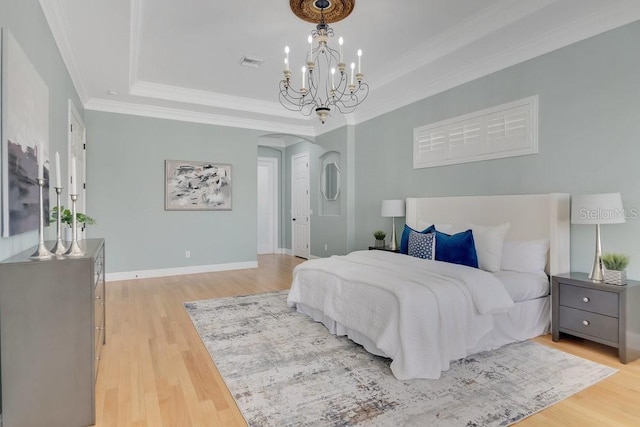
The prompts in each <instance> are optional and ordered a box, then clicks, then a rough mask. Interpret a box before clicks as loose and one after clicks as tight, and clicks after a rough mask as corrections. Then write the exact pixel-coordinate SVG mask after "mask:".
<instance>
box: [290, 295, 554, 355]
mask: <svg viewBox="0 0 640 427" xmlns="http://www.w3.org/2000/svg"><path fill="white" fill-rule="evenodd" d="M296 309H297V311H298V312H300V313H302V314H305V315H307V316H309V317H311V318H312V319H313V320H315V321H316V322H320V323H322V324H323V325H324V326H325V327H326V328H327V329H328V330H329V332H330V333H332V334H334V335H337V336H346V337H348V338H349V339H350V340H352V341H353V342H355V343H358V344H360V345H361V346H363V347H364V348H365V350H367V351H368V352H369V353H372V354H375V355H377V356H382V357H387V358H388V357H389V356H388V355H386V354H385V353H384V352H383V351H382V350H380V349H379V348H378V347H377V346H376V345H375V343H374V342H373V341H371V340H370V339H368V338H367V337H365V336H364V335H363V334H361V333H359V332H357V331H354V330H353V329H349V328H347V327H346V326H344V325H342V324H340V323H338V322H336V321H335V320H333V319H332V318H330V317H328V316H326V315H325V314H324V313H323V312H322V311H320V310H316V309H314V308H311V307H309V306H306V305H304V304H301V303H297V304H296ZM493 321H494V327H493V329H492V330H491V331H489V332H488V333H487V334H486V335H485V336H483V337H482V338H481V339H480V340H479V341H478V343H477V345H476V346H475V347H473V348H470V349H468V351H467V356H469V355H472V354H476V353H480V352H482V351H489V350H494V349H496V348H500V347H502V346H503V345H506V344H510V343H513V342H518V341H525V340H528V339H531V338H535V337H537V336H540V335H545V334H548V333H549V331H550V325H551V296H550V295H547V296H545V297H543V298H536V299H532V300H528V301H521V302H517V303H515V304H514V305H513V307H511V308H510V309H509V311H507V312H506V313H501V314H494V315H493Z"/></svg>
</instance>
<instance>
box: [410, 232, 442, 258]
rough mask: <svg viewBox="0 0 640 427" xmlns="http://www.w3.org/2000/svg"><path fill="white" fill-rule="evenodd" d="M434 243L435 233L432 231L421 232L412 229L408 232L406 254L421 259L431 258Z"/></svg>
mask: <svg viewBox="0 0 640 427" xmlns="http://www.w3.org/2000/svg"><path fill="white" fill-rule="evenodd" d="M435 243H436V235H435V234H434V233H427V234H422V233H418V232H416V231H412V232H410V233H409V253H408V255H411V256H413V257H416V258H422V259H433V254H434V252H435Z"/></svg>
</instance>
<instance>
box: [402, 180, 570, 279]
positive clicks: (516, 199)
mask: <svg viewBox="0 0 640 427" xmlns="http://www.w3.org/2000/svg"><path fill="white" fill-rule="evenodd" d="M569 199H570V197H569V194H564V193H552V194H525V195H508V196H462V197H423V198H408V199H407V204H406V222H407V225H408V226H409V227H411V228H414V229H418V228H421V227H425V226H428V225H430V224H436V225H437V224H452V225H453V229H454V230H465V229H467V228H468V227H467V224H468V223H472V224H477V225H500V224H504V223H505V222H508V223H510V224H511V226H510V227H509V231H508V233H507V237H506V239H507V240H535V239H543V238H548V239H549V244H550V247H549V259H548V263H547V273H548V274H550V275H553V274H560V273H567V272H569V271H571V269H570V242H569V226H570V223H569V212H570V211H569Z"/></svg>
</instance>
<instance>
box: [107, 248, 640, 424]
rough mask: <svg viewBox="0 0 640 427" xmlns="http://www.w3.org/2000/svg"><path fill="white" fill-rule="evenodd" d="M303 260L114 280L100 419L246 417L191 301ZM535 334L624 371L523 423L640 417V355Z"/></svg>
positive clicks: (285, 271)
mask: <svg viewBox="0 0 640 427" xmlns="http://www.w3.org/2000/svg"><path fill="white" fill-rule="evenodd" d="M301 261H302V260H300V259H298V258H294V257H290V256H286V255H264V256H260V257H259V265H260V267H259V268H256V269H248V270H237V271H228V272H218V273H205V274H195V275H189V276H177V277H165V278H157V279H138V280H131V281H120V282H110V283H107V325H106V327H107V345H106V346H105V347H104V349H103V352H102V360H101V361H100V366H99V373H98V381H97V387H96V388H97V390H96V415H97V423H96V425H97V426H99V427H105V426H118V427H124V426H152V427H159V426H180V427H190V426H212V427H213V426H225V427H227V426H244V425H246V424H245V422H244V420H243V418H242V415H241V414H240V412H239V410H238V409H237V407H236V405H235V403H234V401H233V398H232V397H231V395H230V394H229V392H228V390H227V388H226V386H225V384H224V381H223V380H222V378H221V377H220V375H219V373H218V371H217V370H216V367H215V365H214V364H213V362H212V361H211V358H210V357H209V354H208V353H207V351H206V349H205V347H204V345H203V344H202V341H201V340H200V338H199V336H198V334H197V333H196V331H195V329H194V327H193V325H192V323H191V320H190V319H189V316H188V315H187V314H186V312H185V310H184V308H183V303H184V302H185V301H195V300H202V299H209V298H219V297H225V296H233V295H245V294H253V293H261V292H269V291H275V290H281V289H288V288H289V285H290V282H291V271H292V269H293V267H294V266H295V265H297V264H298V263H300V262H301ZM638 309H640V307H639V308H638ZM536 341H537V342H540V343H542V344H545V345H549V346H551V347H555V348H558V349H560V350H563V351H567V352H569V353H572V354H575V355H578V356H581V357H584V358H587V359H590V360H593V361H596V362H599V363H603V364H605V365H609V366H613V367H615V368H617V369H619V370H620V371H619V372H618V373H617V374H615V375H613V376H612V377H610V378H608V379H606V380H604V381H601V382H600V383H598V384H596V385H594V386H592V387H590V388H588V389H587V390H584V391H583V392H581V393H578V394H576V395H574V396H572V397H570V398H568V399H566V400H565V401H563V402H560V403H558V404H556V405H554V406H552V407H550V408H548V409H546V410H544V411H542V412H540V413H538V414H535V415H533V416H531V417H529V418H527V419H525V420H524V421H522V422H521V423H519V424H518V425H519V426H520V425H522V426H545V427H546V426H581V427H582V426H639V425H640V360H638V361H635V362H633V363H630V364H628V365H622V364H620V363H619V362H618V360H617V356H616V352H615V349H610V348H608V347H605V346H601V345H597V344H590V343H588V342H584V341H581V340H578V339H565V340H562V341H561V342H559V343H554V342H552V341H551V337H550V336H549V335H547V336H544V337H539V338H537V339H536Z"/></svg>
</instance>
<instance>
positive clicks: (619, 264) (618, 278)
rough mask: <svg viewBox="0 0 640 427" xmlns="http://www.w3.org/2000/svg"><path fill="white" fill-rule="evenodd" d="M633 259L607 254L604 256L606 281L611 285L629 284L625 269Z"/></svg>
mask: <svg viewBox="0 0 640 427" xmlns="http://www.w3.org/2000/svg"><path fill="white" fill-rule="evenodd" d="M629 261H631V257H629V255H625V254H616V253H606V254H603V255H602V264H604V281H605V283H609V284H611V285H624V284H626V283H627V272H626V270H625V268H627V265H629Z"/></svg>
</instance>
